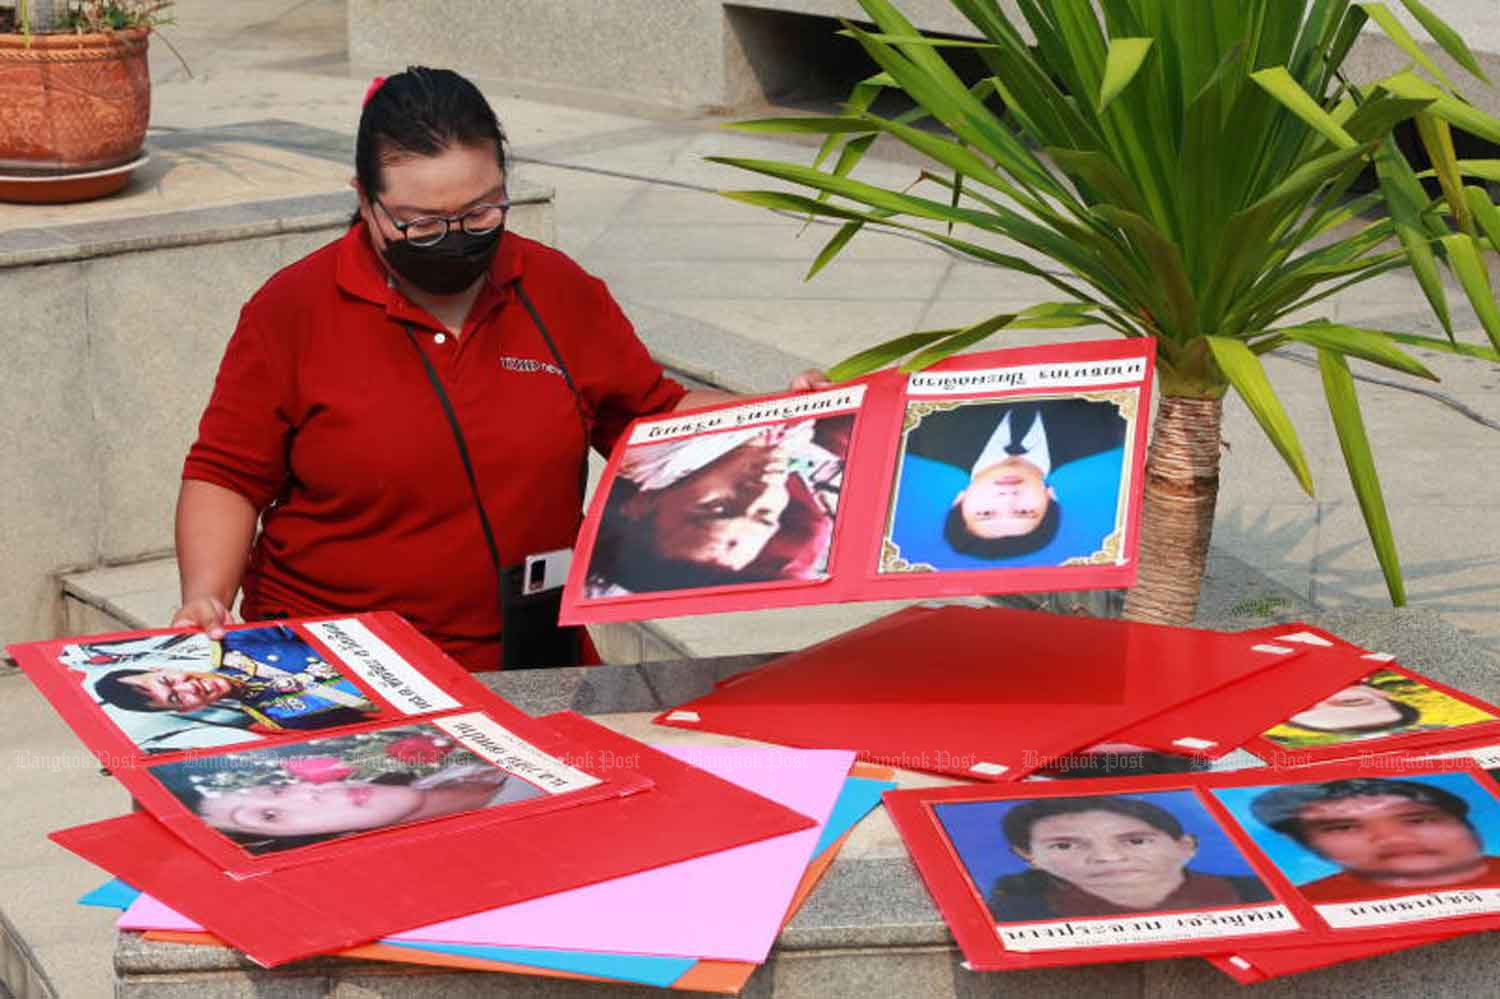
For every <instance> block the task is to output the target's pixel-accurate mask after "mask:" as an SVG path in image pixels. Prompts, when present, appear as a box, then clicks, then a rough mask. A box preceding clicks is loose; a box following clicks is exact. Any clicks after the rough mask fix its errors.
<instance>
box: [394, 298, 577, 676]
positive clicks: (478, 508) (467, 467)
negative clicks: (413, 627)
mask: <svg viewBox="0 0 1500 999" xmlns="http://www.w3.org/2000/svg"><path fill="white" fill-rule="evenodd" d="M516 293H517V295H518V296H519V297H520V299H521V304H522V305H524V306H525V307H526V311H527V312H528V313H530V315H531V321H532V322H533V323H535V324H536V328H537V331H538V332H539V333H541V334H542V339H543V340H544V341H546V343H547V349H548V350H549V351H551V353H552V357H553V359H554V360H555V361H556V362H557V367H558V370H559V371H561V372H562V376H563V381H564V382H566V383H567V385H568V390H569V391H570V392H572V393H573V407H574V409H576V410H577V411H578V420H579V423H580V425H581V426H582V427H583V459H582V461H581V462H580V463H579V468H578V507H579V512H578V519H579V521H580V522H581V521H582V520H583V496H584V493H585V492H586V491H587V490H588V476H589V437H590V433H589V418H588V413H587V411H586V410H585V408H584V405H583V396H582V394H581V393H580V392H579V391H578V386H577V385H576V384H574V382H573V376H572V374H571V373H569V371H568V365H567V363H566V362H564V361H563V358H562V354H561V353H560V352H559V351H558V349H557V344H555V343H554V342H553V341H552V334H551V333H549V332H548V331H547V324H546V323H544V322H542V317H541V315H540V314H539V313H538V312H537V310H536V306H535V305H533V304H532V301H531V296H529V295H527V294H526V289H525V288H524V287H522V285H521V282H520V281H519V280H518V281H517V282H516ZM401 328H402V330H403V331H404V332H405V333H406V339H407V340H408V341H409V342H410V343H411V345H412V349H413V350H415V351H416V352H417V356H418V357H420V358H421V359H422V367H423V368H424V369H425V370H426V371H427V380H428V381H429V382H430V383H431V384H432V390H433V392H434V393H435V394H436V395H437V398H438V402H439V403H440V404H441V405H442V407H443V415H444V416H446V417H447V418H448V426H449V427H450V428H451V429H452V430H453V442H454V443H455V444H456V445H457V446H458V456H459V458H460V459H462V461H463V464H464V474H465V475H466V476H467V477H468V479H469V492H470V494H472V496H473V497H474V511H475V512H476V513H478V514H479V526H480V528H481V529H482V530H483V531H484V543H485V547H486V548H488V549H489V553H490V564H491V565H493V566H494V568H495V588H496V590H497V592H498V593H499V594H500V619H501V627H502V632H501V635H500V640H501V642H504V641H505V634H504V622H505V619H506V614H507V608H506V600H505V583H506V580H505V567H504V565H503V563H502V560H501V558H500V545H499V543H498V542H496V541H495V531H494V528H492V527H491V526H490V518H489V514H487V513H485V511H484V499H483V497H482V495H481V494H480V492H479V479H478V477H477V476H476V475H475V474H474V462H473V460H472V459H471V458H470V457H469V445H468V443H467V442H466V441H465V439H464V431H463V427H462V426H460V424H459V422H458V414H457V413H456V412H454V409H453V403H452V401H451V400H450V399H449V398H448V392H447V390H446V389H444V388H443V381H442V379H441V378H439V377H438V373H437V369H436V368H435V367H433V365H432V360H431V358H429V357H428V356H427V352H426V351H424V350H423V349H422V345H421V344H420V343H418V342H417V335H416V333H415V332H413V330H412V327H411V323H402V324H401ZM575 654H576V653H575Z"/></svg>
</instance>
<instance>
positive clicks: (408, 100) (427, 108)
mask: <svg viewBox="0 0 1500 999" xmlns="http://www.w3.org/2000/svg"><path fill="white" fill-rule="evenodd" d="M487 142H489V143H493V144H494V146H495V157H496V161H497V162H498V163H499V165H500V169H501V170H502V171H504V169H505V130H504V129H502V128H501V127H500V120H499V119H498V118H496V117H495V109H494V108H492V107H490V102H489V101H487V100H485V97H484V94H482V93H480V92H479V88H478V87H476V86H474V84H472V83H470V82H469V81H468V80H467V79H465V78H464V77H462V76H460V75H459V74H457V73H455V72H453V70H451V69H431V68H429V67H427V66H408V67H407V68H406V71H405V72H403V73H396V74H394V75H393V76H389V77H387V78H386V80H385V82H384V83H382V84H381V85H380V86H379V87H378V88H376V90H375V91H374V93H372V94H371V95H370V99H369V100H367V101H366V102H365V107H364V111H363V112H362V113H361V114H360V116H359V133H358V135H357V136H356V138H355V140H354V173H355V176H357V177H358V178H359V185H360V187H361V188H363V189H364V191H365V194H366V196H374V195H378V194H380V193H381V192H382V191H384V190H385V184H384V181H383V178H382V176H381V172H380V167H381V165H382V164H383V163H387V162H390V161H392V160H395V159H400V158H403V157H408V156H437V155H439V154H440V153H442V152H444V151H445V150H448V149H452V148H453V147H455V146H481V145H483V144H485V143H487Z"/></svg>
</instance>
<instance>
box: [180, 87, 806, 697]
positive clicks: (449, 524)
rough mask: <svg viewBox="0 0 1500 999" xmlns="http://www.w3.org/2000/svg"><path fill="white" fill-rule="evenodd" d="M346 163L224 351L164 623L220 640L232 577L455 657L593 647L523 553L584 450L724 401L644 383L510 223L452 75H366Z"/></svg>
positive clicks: (255, 602)
mask: <svg viewBox="0 0 1500 999" xmlns="http://www.w3.org/2000/svg"><path fill="white" fill-rule="evenodd" d="M354 159H355V177H354V180H353V186H354V188H355V190H356V191H357V192H358V195H359V207H358V213H357V217H356V218H355V220H354V221H353V224H352V225H351V226H350V228H349V230H348V232H347V233H345V234H344V235H343V236H342V237H341V238H339V239H338V240H336V241H334V242H333V243H331V244H330V245H328V246H325V247H323V248H322V249H319V250H316V251H315V252H313V253H312V254H311V255H309V256H307V257H305V258H303V259H302V260H299V261H297V262H295V263H293V264H291V265H290V266H288V267H286V268H284V269H283V270H282V271H280V272H279V273H278V274H276V275H275V276H274V277H272V278H271V279H270V280H269V281H268V282H267V283H266V284H265V286H264V287H262V288H261V289H260V290H259V291H258V292H257V293H256V294H255V295H254V296H253V297H252V298H251V299H250V301H249V302H248V303H247V304H246V305H245V307H244V309H243V310H242V312H241V315H240V321H239V325H238V327H237V328H236V330H235V332H234V335H233V337H232V338H231V339H230V342H229V345H228V347H227V349H226V351H225V355H224V360H223V362H222V364H221V366H220V370H219V374H218V378H217V380H216V382H215V384H214V388H213V393H212V396H211V397H210V399H209V402H208V405H207V408H206V409H205V411H204V414H203V418H202V421H201V423H200V426H199V433H198V438H197V440H196V441H195V442H194V443H193V445H192V447H191V449H190V450H189V452H188V455H187V460H186V463H185V466H184V470H183V483H182V489H181V493H180V496H179V500H178V507H177V532H176V533H177V557H178V566H179V570H180V574H181V582H182V607H181V608H180V610H178V612H177V613H176V615H175V616H174V617H173V620H172V625H173V626H174V627H201V628H205V629H207V630H208V632H209V634H210V635H211V636H212V637H216V638H217V637H221V634H222V629H223V625H224V623H225V622H226V621H227V620H228V618H229V611H228V608H230V607H231V606H233V603H234V599H235V596H236V594H237V593H239V592H240V591H241V590H242V591H243V602H242V613H243V615H244V617H245V618H246V619H247V620H260V619H269V618H279V617H303V616H311V615H319V614H328V613H353V612H359V611H369V610H393V611H396V612H398V613H400V614H402V615H403V616H404V617H406V618H407V619H408V620H409V621H411V622H412V624H414V625H415V626H416V627H417V628H418V629H419V630H420V631H421V632H422V633H423V634H425V635H426V636H427V637H428V638H430V639H432V640H433V641H435V642H436V643H437V644H438V645H440V646H441V647H442V648H443V649H444V651H446V652H447V653H449V654H450V655H451V656H453V657H454V658H455V659H457V660H458V661H459V662H460V663H462V664H463V665H464V666H466V667H467V668H469V669H471V670H485V669H495V668H497V667H499V666H501V665H502V663H505V664H507V665H512V666H514V665H568V664H571V663H573V662H576V661H578V660H579V659H580V658H581V659H583V660H584V661H590V660H591V659H593V658H594V657H593V655H592V651H591V650H590V649H589V648H588V646H587V643H586V642H585V641H584V640H583V636H582V635H581V634H580V633H578V632H576V631H567V630H563V629H559V628H558V626H557V616H556V612H557V605H556V600H555V597H554V598H552V599H551V600H550V602H549V601H548V600H546V599H541V600H521V599H519V596H520V587H519V585H518V583H519V570H520V567H521V566H522V565H523V564H524V562H525V560H526V558H527V557H528V556H532V555H546V554H548V553H553V552H557V551H559V550H563V549H568V548H570V547H571V546H572V545H573V543H574V540H575V537H576V534H577V530H578V526H579V522H580V516H579V511H580V506H581V501H582V496H581V490H582V486H583V480H584V470H585V468H586V465H585V462H586V459H587V451H588V448H589V447H590V446H591V445H592V447H594V448H595V449H597V450H598V451H599V452H600V453H601V454H608V453H609V451H610V449H611V448H612V446H613V445H614V442H615V440H616V438H617V437H618V436H619V434H620V433H621V431H622V430H623V429H624V427H625V426H626V425H627V424H628V423H629V422H630V421H631V420H632V419H634V418H636V417H638V416H642V415H646V414H655V413H662V412H666V411H670V410H673V409H682V408H691V407H695V406H701V405H705V404H708V403H712V402H717V401H722V400H724V399H727V398H729V396H727V395H725V394H724V393H718V392H712V391H700V392H688V391H686V390H684V388H683V387H682V386H681V385H679V384H677V383H676V382H674V381H672V380H671V379H669V378H667V377H665V376H664V374H663V372H662V369H661V366H660V365H658V364H657V363H656V362H655V361H654V360H653V359H652V358H651V357H650V355H649V354H648V353H647V351H646V348H645V347H644V346H643V345H642V344H641V342H640V340H639V339H638V338H637V337H636V334H635V331H634V328H633V327H632V326H631V324H630V322H629V320H628V319H626V317H625V316H624V314H623V313H622V312H621V310H620V308H619V306H618V305H617V304H616V303H615V301H614V299H613V298H612V297H611V295H610V293H609V291H608V289H607V288H606V287H605V286H604V283H603V282H602V281H600V280H599V279H598V278H595V277H593V276H592V275H590V274H588V273H587V272H585V271H584V270H583V269H582V268H581V267H579V266H578V265H577V264H576V263H574V262H573V261H572V260H570V259H568V257H566V256H565V255H563V254H562V253H560V252H558V251H557V250H554V249H552V248H550V247H547V246H544V245H542V244H541V243H538V242H536V241H534V240H531V239H527V238H525V237H523V236H521V235H519V234H517V233H514V232H510V231H508V230H507V227H506V222H507V218H508V214H509V211H510V207H511V204H510V200H509V197H508V193H507V180H508V177H509V162H508V160H507V157H506V148H505V135H504V133H503V132H502V130H501V128H500V123H499V121H498V120H497V118H496V116H495V113H494V110H493V109H492V108H491V107H490V105H489V103H488V102H487V101H486V100H485V98H484V96H483V94H481V93H480V92H479V90H478V89H477V88H476V87H475V86H474V85H473V84H472V83H470V82H469V81H468V80H466V79H464V78H463V77H462V76H460V75H458V74H457V73H454V72H452V71H450V70H444V69H428V68H425V67H412V68H410V69H408V70H407V71H405V72H403V73H398V74H395V75H393V76H391V77H390V78H388V79H385V80H383V81H380V80H377V81H376V83H375V85H373V86H372V88H371V91H370V93H369V94H368V95H367V97H366V101H365V106H364V110H363V112H362V114H361V116H360V121H359V131H358V135H357V138H356V143H355V156H354ZM822 380H823V379H822V378H821V375H818V374H817V373H814V372H809V373H805V374H804V375H801V376H799V377H798V379H797V380H796V381H794V383H793V388H805V387H811V386H813V385H816V384H818V383H820V381H822ZM512 580H515V585H514V586H512V583H511V581H512ZM512 588H513V589H514V592H511V589H512ZM502 633H503V634H504V635H505V636H508V638H503V637H502ZM522 635H524V636H527V641H528V643H529V648H536V649H540V650H544V652H542V653H540V654H541V655H545V657H546V658H547V660H548V661H545V662H542V661H538V659H537V658H536V656H534V655H532V654H531V653H530V652H529V651H528V653H527V655H528V656H531V657H530V658H518V657H520V656H521V652H520V641H519V638H520V636H522Z"/></svg>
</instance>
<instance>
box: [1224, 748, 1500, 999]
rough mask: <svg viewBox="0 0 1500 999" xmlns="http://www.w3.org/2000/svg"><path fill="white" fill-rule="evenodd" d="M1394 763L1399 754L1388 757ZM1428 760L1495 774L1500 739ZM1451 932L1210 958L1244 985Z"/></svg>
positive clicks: (1499, 766) (1426, 941) (1416, 943)
mask: <svg viewBox="0 0 1500 999" xmlns="http://www.w3.org/2000/svg"><path fill="white" fill-rule="evenodd" d="M1386 759H1387V760H1389V761H1391V762H1394V761H1395V759H1396V756H1395V754H1392V755H1391V756H1389V757H1386ZM1428 759H1439V760H1441V759H1455V760H1469V761H1472V762H1473V763H1474V764H1476V765H1477V766H1479V767H1480V768H1481V769H1483V770H1485V771H1487V772H1488V773H1489V774H1490V776H1491V777H1492V778H1493V777H1495V775H1496V773H1497V771H1500V741H1497V740H1495V739H1494V738H1493V737H1492V738H1490V739H1488V740H1483V739H1482V740H1479V741H1477V742H1472V743H1467V744H1463V745H1458V746H1448V747H1444V748H1443V749H1442V750H1441V751H1439V752H1437V753H1434V754H1433V755H1432V756H1431V757H1428ZM1453 935H1454V934H1451V933H1444V934H1436V935H1414V936H1412V937H1410V938H1406V939H1402V940H1383V941H1376V942H1373V943H1367V944H1349V945H1346V946H1339V947H1269V948H1259V947H1250V948H1244V949H1242V950H1236V951H1235V952H1234V953H1233V954H1221V955H1219V956H1217V957H1213V958H1210V959H1209V960H1210V961H1211V962H1212V963H1213V965H1214V967H1216V968H1218V969H1219V970H1220V971H1222V972H1224V973H1225V974H1226V975H1229V976H1230V977H1231V978H1233V979H1234V980H1235V981H1237V982H1239V983H1240V984H1242V985H1252V984H1254V983H1256V982H1262V981H1266V980H1268V979H1271V978H1279V977H1281V976H1283V975H1295V974H1299V973H1301V972H1304V971H1314V970H1316V969H1318V968H1326V967H1329V966H1330V965H1334V964H1340V963H1343V962H1345V961H1357V960H1362V959H1364V958H1367V957H1376V956H1378V955H1380V954H1388V953H1393V952H1395V951H1398V950H1406V949H1409V948H1411V947H1420V946H1422V945H1424V944H1429V943H1435V942H1437V941H1439V940H1446V939H1448V938H1449V937H1451V936H1453Z"/></svg>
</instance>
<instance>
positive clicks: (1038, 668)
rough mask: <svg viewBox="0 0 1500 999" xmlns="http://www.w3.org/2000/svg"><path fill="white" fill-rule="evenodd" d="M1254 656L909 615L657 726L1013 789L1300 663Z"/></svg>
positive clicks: (1213, 647)
mask: <svg viewBox="0 0 1500 999" xmlns="http://www.w3.org/2000/svg"><path fill="white" fill-rule="evenodd" d="M1263 644H1264V643H1263V642H1259V641H1257V640H1256V639H1255V638H1254V637H1253V636H1252V637H1251V638H1245V637H1243V636H1240V635H1235V634H1226V633H1221V632H1212V631H1203V630H1195V629H1189V628H1173V627H1168V626H1165V625H1151V624H1140V623H1135V622H1126V621H1116V620H1108V619H1101V618H1083V617H1071V616H1059V615H1054V614H1044V613H1040V612H1037V611H1023V610H1012V609H1009V608H1001V607H990V608H976V607H965V606H946V607H936V608H933V607H920V606H919V607H908V608H905V609H903V610H900V611H897V612H896V613H894V614H891V615H888V616H886V617H884V618H881V619H879V620H877V621H874V622H872V623H870V624H868V625H865V626H863V627H860V628H856V629H854V630H852V631H849V632H846V633H845V634H843V635H839V636H836V637H834V638H831V639H828V640H827V641H824V642H821V643H819V644H817V645H814V646H811V647H809V648H807V649H804V650H803V651H801V652H796V653H793V654H791V655H787V656H782V657H781V658H779V659H776V660H774V661H772V662H770V663H768V664H766V665H764V666H762V667H759V668H758V669H755V670H752V671H750V672H747V673H743V674H740V675H738V676H735V677H731V678H729V679H728V680H725V681H724V682H722V683H721V684H720V685H719V686H718V688H717V689H715V690H714V691H712V692H711V693H709V694H707V695H705V696H703V697H700V698H697V699H695V700H692V701H688V702H686V703H684V704H681V705H678V706H677V707H675V708H673V709H671V710H669V711H665V712H663V713H662V714H660V715H658V716H657V717H656V719H655V721H656V722H657V723H658V724H662V725H669V726H673V727H677V728H687V729H695V730H701V731H709V732H719V733H723V734H727V735H737V736H742V737H745V738H751V739H759V740H761V741H765V742H773V743H779V744H782V745H789V746H799V747H804V748H844V749H854V750H856V751H857V752H858V753H859V754H860V758H861V759H864V760H867V761H869V762H871V763H876V764H880V765H883V766H895V767H902V768H905V769H910V770H924V771H929V772H934V773H947V774H955V775H958V776H962V777H968V778H971V779H978V780H991V781H993V780H1015V779H1018V778H1020V777H1023V776H1025V775H1026V774H1028V773H1030V772H1032V771H1034V770H1037V769H1040V768H1043V767H1045V766H1047V765H1048V763H1049V761H1052V760H1055V759H1056V758H1058V757H1061V756H1064V755H1065V754H1067V753H1069V752H1071V751H1073V750H1076V749H1078V748H1079V747H1081V746H1088V745H1091V744H1093V743H1096V742H1098V741H1100V740H1101V739H1103V738H1104V737H1105V736H1107V735H1109V734H1110V733H1112V732H1116V731H1119V730H1120V729H1121V728H1122V727H1125V726H1128V725H1130V724H1133V723H1134V722H1136V721H1137V720H1140V719H1143V718H1147V717H1151V716H1153V715H1155V714H1157V713H1158V712H1161V711H1162V710H1164V709H1167V708H1169V707H1171V706H1172V705H1174V704H1178V703H1181V702H1183V701H1187V700H1191V699H1192V698H1195V697H1199V696H1202V695H1204V694H1206V693H1208V692H1210V691H1212V690H1215V689H1218V688H1219V687H1222V686H1223V685H1225V684H1228V683H1232V682H1234V681H1236V680H1239V679H1242V678H1244V677H1246V676H1252V675H1256V674H1258V673H1260V672H1261V671H1262V670H1264V669H1265V668H1266V667H1268V666H1269V665H1271V664H1273V663H1276V662H1279V661H1281V660H1283V659H1288V658H1290V657H1292V656H1294V655H1296V654H1297V653H1296V652H1295V651H1294V650H1290V649H1283V650H1281V651H1266V650H1257V649H1256V646H1257V645H1263ZM1059 677H1066V678H1067V682H1065V683H1063V682H1059Z"/></svg>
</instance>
